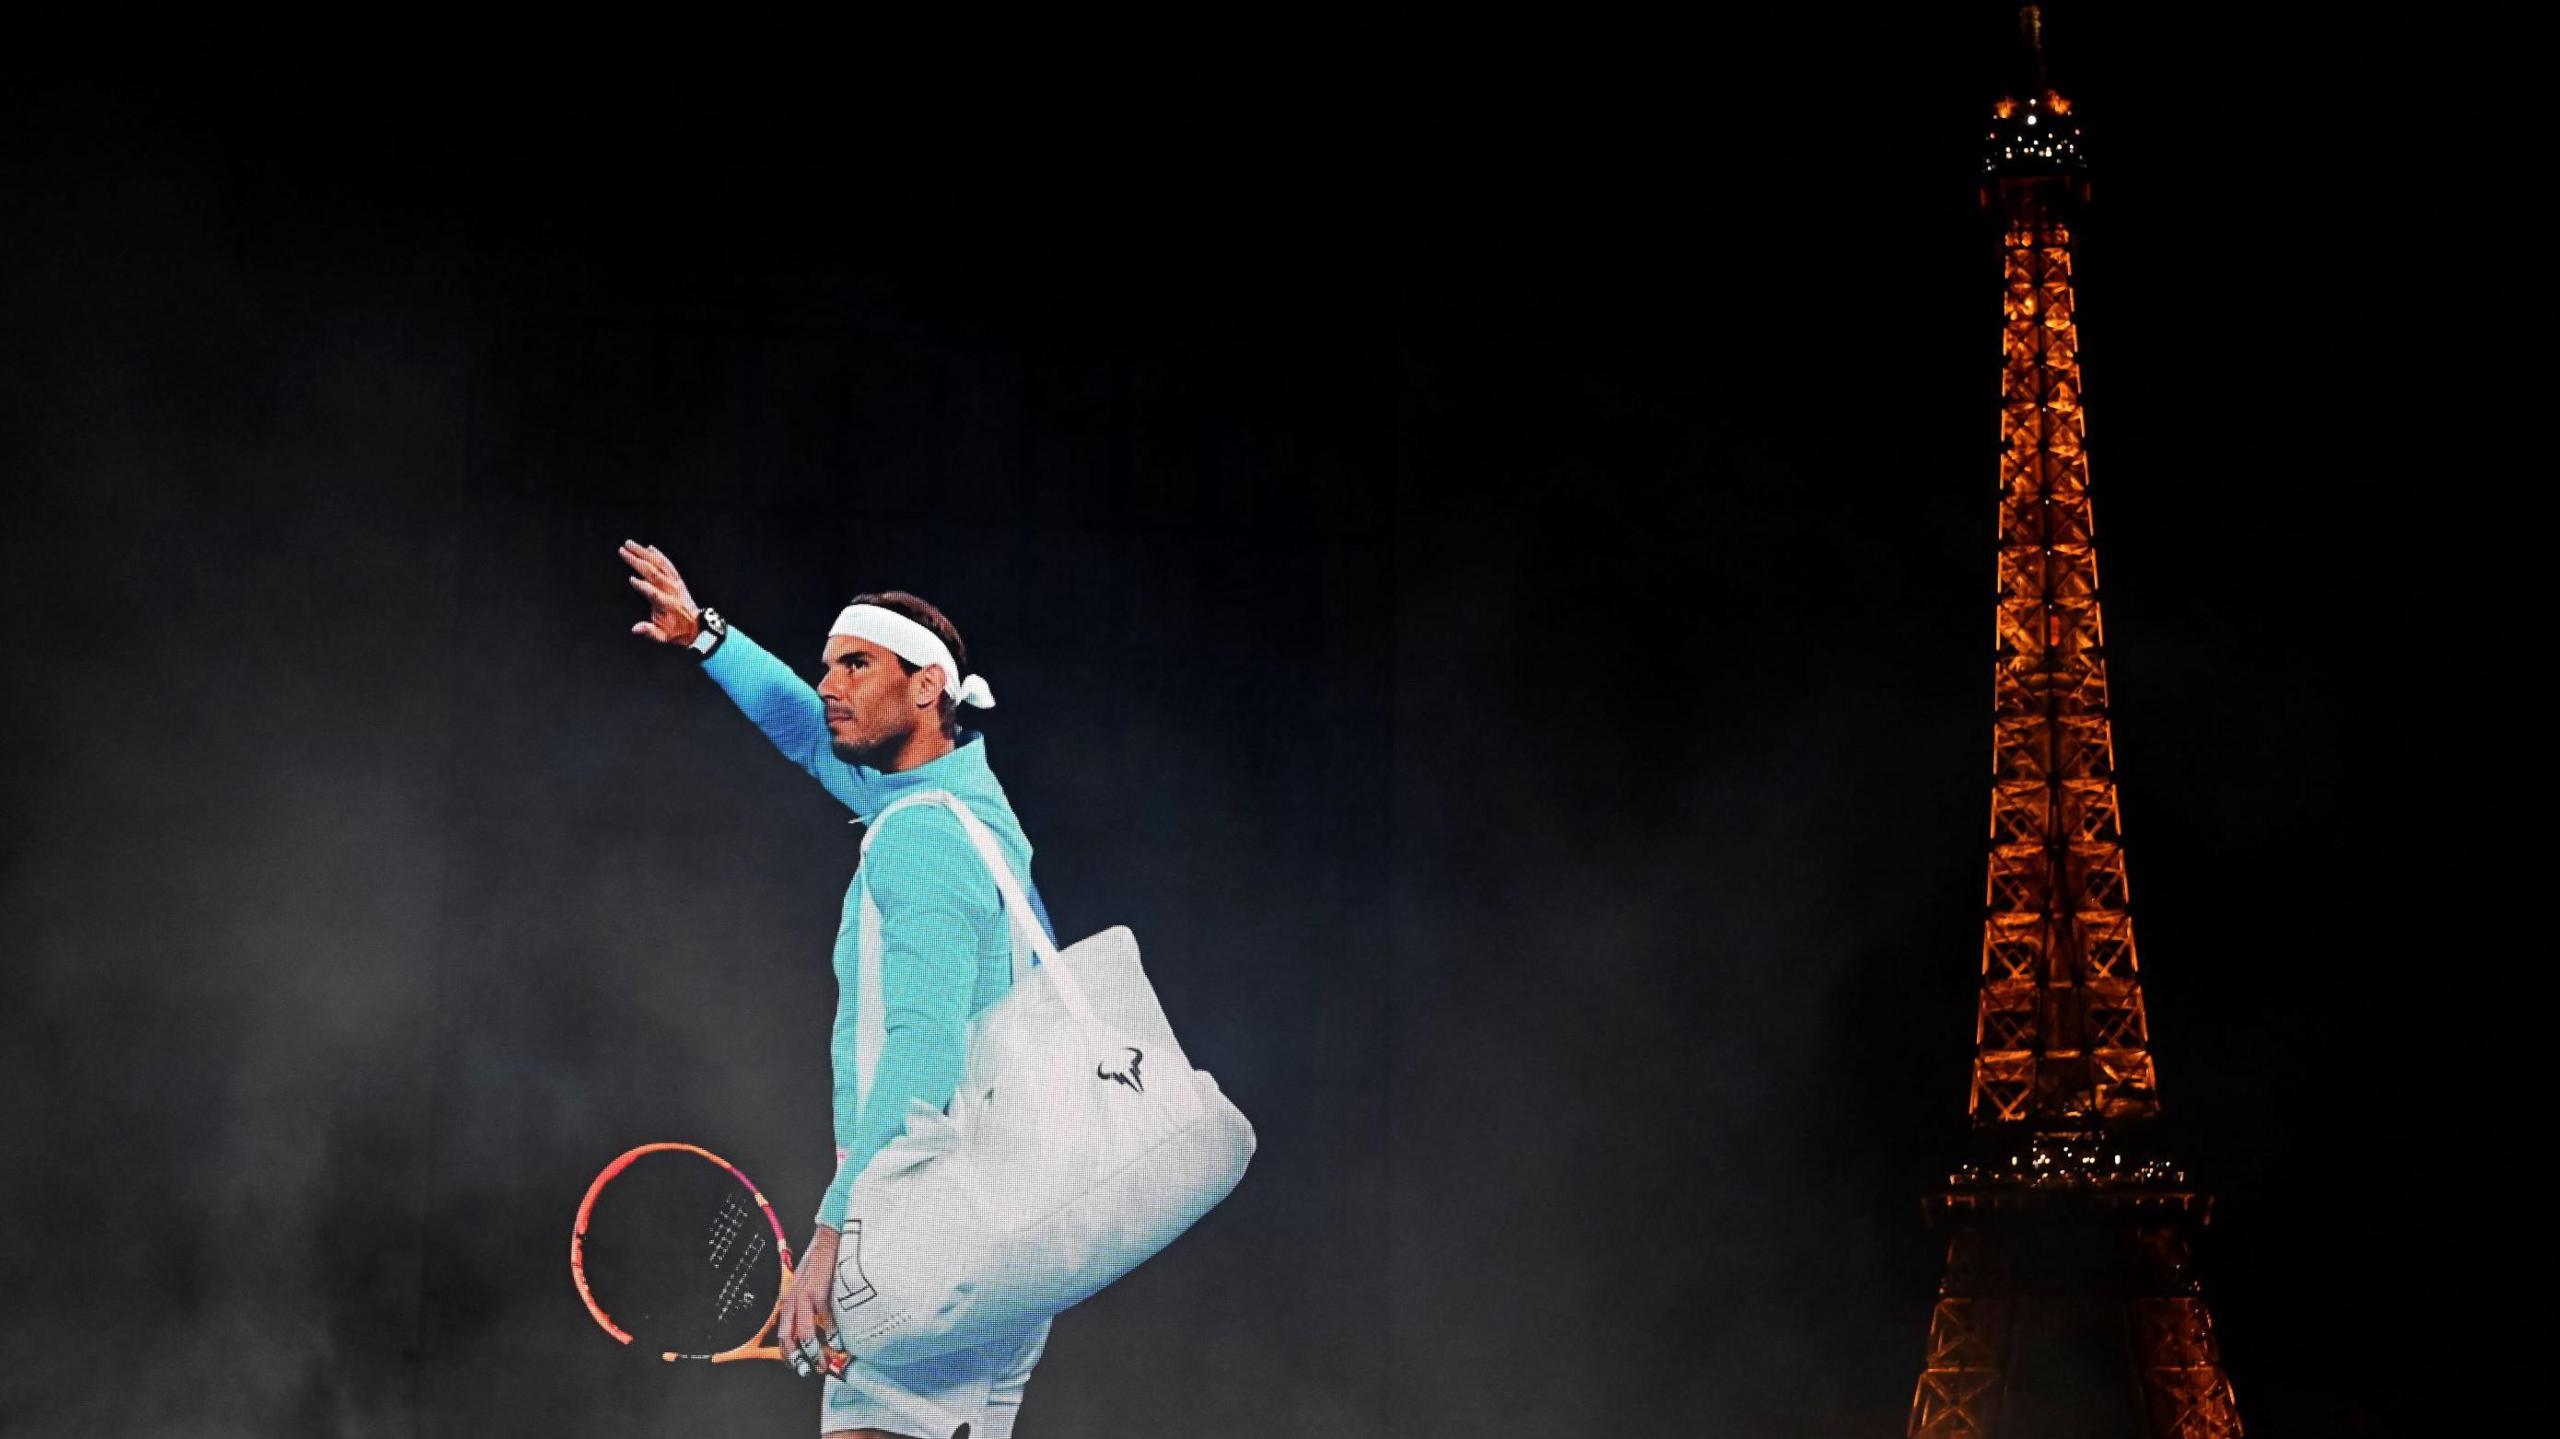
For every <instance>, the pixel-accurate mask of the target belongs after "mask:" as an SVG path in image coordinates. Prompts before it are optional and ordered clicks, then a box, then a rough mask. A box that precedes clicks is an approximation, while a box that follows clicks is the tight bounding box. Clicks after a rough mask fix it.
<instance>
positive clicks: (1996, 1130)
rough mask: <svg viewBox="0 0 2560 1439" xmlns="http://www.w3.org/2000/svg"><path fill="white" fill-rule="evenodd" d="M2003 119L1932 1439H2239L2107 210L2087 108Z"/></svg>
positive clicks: (1931, 1377)
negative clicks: (1961, 1108) (1981, 866)
mask: <svg viewBox="0 0 2560 1439" xmlns="http://www.w3.org/2000/svg"><path fill="white" fill-rule="evenodd" d="M2020 21H2021V26H2020V28H2021V32H2022V36H2023V38H2024V39H2025V41H2026V48H2027V51H2028V56H2029V58H2030V60H2031V61H2032V68H2033V81H2034V83H2033V85H2032V86H2031V87H2030V88H2028V89H2027V90H2026V91H2025V93H2024V95H2023V97H2022V98H2021V97H2016V96H2013V97H2011V98H2008V99H2003V100H2001V101H2000V102H1999V103H1998V104H1997V105H1995V106H1994V107H1993V112H1992V121H1991V125H1990V129H1989V133H1988V134H1987V135H1986V137H1985V142H1986V145H1987V149H1986V151H1985V154H1984V158H1983V179H1982V203H1983V206H1984V208H1985V209H1986V210H1988V211H1990V212H1991V213H1992V214H1993V215H1994V216H1995V217H1996V218H1997V219H1998V221H1999V224H2000V231H2001V256H2002V268H2003V275H2004V287H2003V292H2002V297H2001V315H2002V328H2001V350H2002V355H2003V363H2002V366H2001V375H2000V442H2001V453H2000V499H1999V560H1998V579H1999V587H1998V601H1997V610H1996V612H1995V634H1996V647H1995V660H1994V670H1993V673H1994V680H1993V700H1992V722H1991V733H1992V744H1991V749H1992V780H1991V824H1990V861H1989V872H1988V879H1987V884H1986V894H1987V902H1986V913H1985V916H1984V919H1983V930H1982V981H1981V994H1980V1007H1979V1011H1978V1017H1977V1020H1976V1024H1975V1030H1974V1061H1973V1094H1972V1102H1971V1109H1972V1117H1973V1130H1974V1136H1975V1141H1976V1143H1975V1147H1974V1153H1973V1155H1972V1157H1971V1158H1970V1159H1969V1160H1968V1161H1967V1162H1965V1163H1963V1164H1962V1165H1960V1166H1959V1167H1958V1168H1957V1169H1956V1170H1955V1172H1954V1173H1952V1174H1951V1175H1949V1176H1948V1183H1947V1185H1946V1187H1945V1188H1944V1189H1943V1190H1941V1191H1939V1192H1937V1193H1936V1194H1933V1195H1932V1196H1930V1200H1929V1205H1928V1208H1929V1212H1930V1219H1931V1223H1932V1225H1933V1226H1934V1227H1935V1228H1937V1229H1939V1230H1940V1231H1941V1232H1943V1233H1944V1234H1945V1235H1946V1241H1947V1265H1946V1273H1945V1277H1944V1278H1943V1279H1942V1280H1941V1281H1940V1283H1939V1286H1938V1300H1937V1305H1936V1308H1935V1309H1934V1310H1933V1312H1932V1313H1931V1315H1930V1320H1929V1342H1928V1352H1927V1357H1926V1359H1925V1360H1924V1361H1923V1366H1922V1369H1921V1372H1920V1382H1919V1384H1918V1386H1917V1388H1916V1390H1915V1392H1914V1394H1913V1396H1912V1401H1911V1422H1910V1427H1909V1434H1910V1436H1911V1439H2026V1436H2036V1439H2052V1436H2073V1435H2091V1436H2098V1435H2103V1436H2108V1439H2134V1436H2160V1439H2173V1436H2174V1439H2227V1436H2236V1435H2238V1434H2239V1433H2240V1414H2239V1409H2238V1407H2237V1405H2236V1403H2235V1401H2234V1400H2233V1398H2232V1393H2231V1382H2230V1380H2229V1378H2228V1377H2227V1376H2226V1375H2225V1374H2224V1372H2223V1368H2222V1360H2221V1355H2220V1351H2219V1348H2218V1346H2217V1345H2216V1343H2215V1340H2214V1333H2213V1321H2212V1318H2211V1316H2210V1315H2209V1314H2208V1313H2207V1312H2206V1309H2205V1304H2204V1300H2203V1298H2202V1297H2201V1295H2200V1292H2199V1290H2198V1288H2197V1285H2196V1281H2195V1277H2194V1273H2193V1268H2192V1264H2191V1261H2190V1245H2191V1241H2192V1238H2193V1235H2194V1233H2195V1231H2197V1230H2198V1229H2200V1228H2202V1227H2203V1225H2204V1224H2205V1222H2206V1220H2207V1219H2208V1217H2209V1215H2210V1212H2211V1207H2212V1201H2211V1198H2210V1196H2208V1195H2206V1194H2205V1193H2203V1192H2201V1191H2200V1190H2199V1189H2198V1188H2197V1187H2196V1186H2195V1185H2193V1184H2191V1183H2189V1182H2188V1179H2187V1176H2186V1174H2185V1173H2184V1171H2182V1170H2181V1169H2179V1168H2178V1167H2177V1166H2176V1165H2175V1164H2174V1163H2172V1162H2170V1161H2169V1160H2167V1159H2165V1158H2163V1157H2161V1156H2160V1155H2158V1154H2155V1153H2150V1152H2146V1149H2145V1147H2144V1133H2145V1131H2146V1130H2147V1129H2148V1128H2149V1121H2150V1120H2151V1119H2152V1118H2153V1117H2154V1116H2155V1115H2156V1114H2157V1113H2158V1111H2159V1096H2158V1092H2157V1089H2156V1086H2155V1081H2154V1076H2153V1073H2152V1060H2151V1038H2150V1027H2149V1023H2148V1021H2147V1019H2146V1018H2145V1016H2144V1013H2143V1005H2142V980H2141V973H2140V970H2139V967H2138V966H2137V964H2136V962H2135V958H2134V946H2133V920H2132V918H2131V916H2130V915H2129V914H2128V913H2127V896H2126V889H2125V869H2124V844H2123V838H2122V835H2121V832H2120V827H2119V815H2118V810H2117V801H2116V784H2115V765H2114V750H2115V742H2114V737H2113V734H2112V732H2111V730H2110V729H2109V725H2108V720H2107V668H2106V649H2105V643H2104V639H2105V634H2104V630H2103V628H2102V627H2101V625H2100V622H2099V617H2098V563H2097V549H2096V546H2095V544H2094V542H2093V540H2092V529H2091V524H2090V514H2089V468H2088V458H2087V455H2086V453H2085V451H2084V448H2083V444H2082V440H2083V436H2084V423H2085V421H2084V417H2083V414H2082V411H2081V390H2080V361H2079V332H2078V328H2077V324H2076V322H2075V320H2074V318H2073V297H2072V279H2071V256H2072V244H2073V230H2074V227H2075V226H2076V225H2077V224H2078V222H2079V220H2080V217H2081V214H2082V211H2083V208H2084V207H2085V205H2086V204H2087V201H2088V193H2089V192H2088V181H2087V170H2086V163H2085V156H2084V155H2083V153H2082V147H2081V133H2080V127H2079V124H2078V122H2077V121H2076V120H2075V119H2074V118H2073V115H2072V109H2071V104H2070V101H2069V100H2067V99H2066V98H2064V97H2063V96H2062V95H2060V94H2057V93H2056V92H2054V91H2053V90H2052V89H2050V88H2048V87H2047V85H2046V83H2045V80H2046V77H2045V67H2044V50H2043V34H2042V31H2043V22H2042V15H2041V13H2040V7H2037V6H2033V5H2030V6H2027V7H2025V9H2024V10H2023V11H2022V12H2021V16H2020Z"/></svg>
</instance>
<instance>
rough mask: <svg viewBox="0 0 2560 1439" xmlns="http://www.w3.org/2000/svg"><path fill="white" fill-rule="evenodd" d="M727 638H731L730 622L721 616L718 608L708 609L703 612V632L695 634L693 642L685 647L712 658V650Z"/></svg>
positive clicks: (701, 655) (705, 657) (704, 656)
mask: <svg viewBox="0 0 2560 1439" xmlns="http://www.w3.org/2000/svg"><path fill="white" fill-rule="evenodd" d="M727 638H729V622H728V621H727V620H724V619H722V618H720V612H719V611H718V610H712V609H706V610H704V611H703V612H702V632H701V633H699V634H697V635H695V636H694V637H693V643H692V644H689V645H686V646H685V648H686V649H689V650H691V651H693V652H694V653H695V654H696V655H698V656H700V657H701V658H703V659H706V660H707V659H709V658H711V652H712V651H713V650H716V649H718V648H720V643H721V641H723V640H725V639H727Z"/></svg>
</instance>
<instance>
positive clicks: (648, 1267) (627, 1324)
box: [569, 1144, 853, 1377]
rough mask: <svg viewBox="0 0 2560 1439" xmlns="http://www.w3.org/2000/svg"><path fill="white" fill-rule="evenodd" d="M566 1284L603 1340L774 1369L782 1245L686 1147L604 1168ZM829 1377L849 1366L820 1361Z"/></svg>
mask: <svg viewBox="0 0 2560 1439" xmlns="http://www.w3.org/2000/svg"><path fill="white" fill-rule="evenodd" d="M569 1278H570V1279H571V1280H572V1281H574V1282H575V1283H576V1284H577V1286H578V1297H579V1298H580V1299H583V1300H585V1301H586V1305H587V1312H588V1313H589V1314H592V1315H594V1316H595V1320H596V1323H598V1324H600V1325H603V1326H604V1332H605V1333H607V1334H610V1335H612V1336H613V1337H614V1338H615V1339H617V1340H619V1341H621V1342H622V1343H624V1344H628V1345H632V1346H634V1347H636V1348H638V1349H639V1350H641V1352H643V1353H646V1352H648V1351H649V1350H652V1349H654V1350H657V1351H658V1352H659V1357H661V1358H663V1359H664V1360H666V1361H667V1362H668V1363H670V1364H672V1363H674V1362H676V1361H677V1360H679V1359H696V1360H704V1361H708V1362H710V1363H713V1364H730V1363H735V1362H736V1361H738V1360H741V1359H777V1360H778V1359H783V1358H785V1357H786V1356H785V1355H784V1354H783V1352H782V1350H781V1348H780V1347H779V1346H777V1345H775V1344H774V1343H772V1342H771V1341H772V1337H773V1326H774V1321H775V1320H776V1319H777V1318H778V1317H779V1316H780V1315H781V1313H782V1298H783V1296H784V1295H785V1294H788V1293H789V1292H790V1291H791V1242H790V1241H789V1240H788V1239H785V1238H784V1237H783V1233H782V1220H781V1219H780V1218H778V1217H777V1216H776V1215H775V1214H774V1212H773V1206H772V1205H771V1204H769V1203H767V1202H765V1197H764V1195H763V1193H762V1192H760V1191H759V1190H757V1188H756V1186H755V1184H754V1182H753V1181H752V1180H750V1179H748V1178H747V1176H746V1175H745V1174H743V1173H741V1172H740V1171H739V1169H738V1167H737V1166H736V1165H734V1164H731V1163H730V1162H729V1161H727V1160H725V1159H722V1158H721V1157H720V1156H719V1155H716V1154H714V1153H712V1152H711V1151H710V1150H708V1149H704V1148H702V1147H701V1146H699V1145H693V1144H643V1145H641V1146H639V1147H638V1148H636V1149H630V1150H626V1151H624V1152H623V1153H622V1154H620V1155H618V1156H616V1157H615V1159H614V1161H613V1162H612V1163H610V1164H608V1165H606V1166H605V1167H604V1172H603V1173H601V1174H598V1175H597V1176H596V1179H595V1183H593V1184H590V1185H588V1186H587V1197H586V1198H585V1199H583V1200H581V1201H579V1204H578V1223H577V1226H576V1227H575V1228H574V1229H572V1230H570V1232H569ZM825 1361H826V1371H827V1372H828V1373H829V1374H832V1375H836V1376H838V1377H841V1376H842V1375H843V1374H844V1371H845V1366H846V1365H848V1364H850V1363H852V1362H853V1360H852V1357H851V1356H850V1355H847V1354H844V1353H842V1352H840V1351H838V1350H836V1349H835V1348H833V1347H828V1348H827V1349H826V1351H825Z"/></svg>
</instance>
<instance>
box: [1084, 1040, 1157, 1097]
mask: <svg viewBox="0 0 2560 1439" xmlns="http://www.w3.org/2000/svg"><path fill="white" fill-rule="evenodd" d="M1123 1047H1124V1048H1126V1049H1127V1050H1128V1051H1129V1067H1128V1068H1126V1069H1109V1068H1105V1067H1104V1066H1102V1065H1099V1064H1097V1065H1095V1066H1094V1067H1093V1077H1094V1078H1096V1079H1108V1080H1111V1081H1113V1082H1115V1083H1119V1084H1125V1085H1127V1086H1129V1087H1130V1088H1131V1089H1134V1090H1136V1091H1137V1092H1138V1093H1140V1094H1144V1093H1146V1092H1147V1081H1146V1078H1145V1076H1143V1075H1141V1074H1139V1073H1138V1061H1140V1060H1142V1059H1145V1058H1146V1057H1147V1054H1146V1051H1145V1050H1142V1049H1140V1048H1138V1047H1137V1046H1136V1045H1134V1044H1132V1045H1126V1046H1123Z"/></svg>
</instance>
